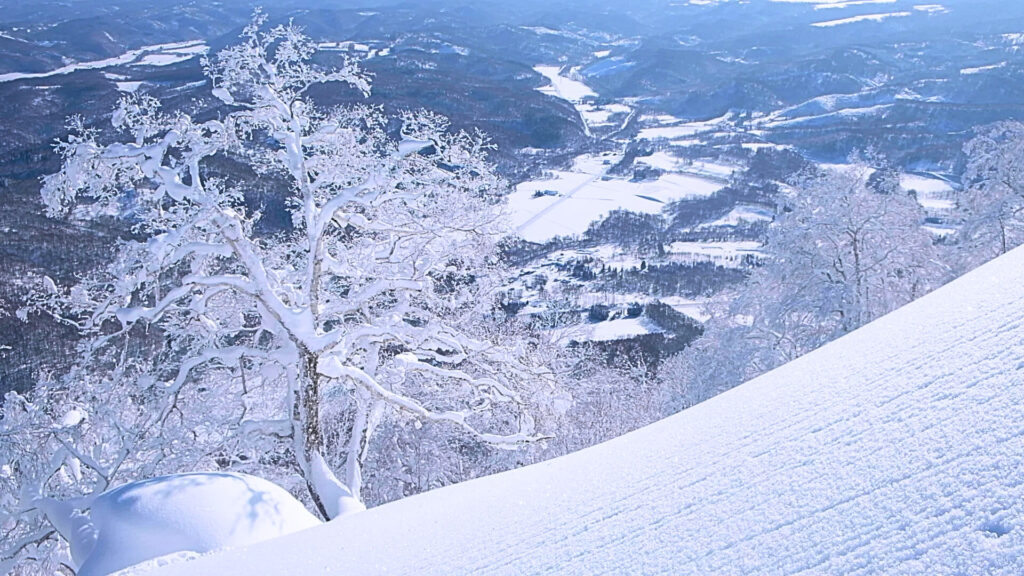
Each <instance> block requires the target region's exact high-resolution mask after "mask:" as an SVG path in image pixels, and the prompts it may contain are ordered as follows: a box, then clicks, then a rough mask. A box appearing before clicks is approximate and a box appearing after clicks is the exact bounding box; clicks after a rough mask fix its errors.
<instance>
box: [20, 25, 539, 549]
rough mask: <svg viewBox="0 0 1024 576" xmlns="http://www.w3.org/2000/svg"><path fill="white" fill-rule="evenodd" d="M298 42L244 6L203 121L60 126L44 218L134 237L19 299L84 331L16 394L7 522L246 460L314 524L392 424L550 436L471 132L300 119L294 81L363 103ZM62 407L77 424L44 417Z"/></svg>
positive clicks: (426, 120) (351, 77) (151, 108)
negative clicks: (250, 15)
mask: <svg viewBox="0 0 1024 576" xmlns="http://www.w3.org/2000/svg"><path fill="white" fill-rule="evenodd" d="M314 53H315V44H314V43H313V42H312V41H311V40H310V39H309V38H307V37H306V36H304V35H303V34H302V33H301V31H300V30H298V29H297V28H295V27H293V26H291V25H285V26H277V27H273V28H268V27H267V26H266V25H265V17H263V16H262V15H260V14H257V16H256V17H255V19H254V21H253V23H252V24H251V25H249V26H248V27H247V28H246V29H245V30H244V32H243V34H242V36H241V43H240V44H238V45H236V46H233V47H230V48H227V49H225V50H224V51H222V52H220V53H219V54H217V55H216V57H214V58H211V59H210V60H209V61H206V62H205V68H206V72H207V75H208V77H209V79H210V81H211V84H212V86H213V95H214V96H216V97H217V98H219V99H220V100H221V101H223V103H224V104H225V106H226V108H227V111H226V112H225V113H224V114H223V115H222V116H221V117H220V118H218V119H213V120H206V121H198V120H196V119H194V118H192V117H190V116H189V115H186V114H184V113H180V112H179V113H164V112H162V111H161V108H160V104H159V102H157V101H156V100H154V99H153V98H150V97H148V96H144V95H132V96H128V97H125V98H124V99H122V100H121V102H120V104H119V105H118V106H117V108H116V109H115V111H114V113H113V118H112V119H113V125H114V127H115V128H116V129H117V131H118V133H119V134H120V135H122V136H121V137H123V140H122V141H118V142H114V143H109V142H110V140H111V139H110V138H109V137H106V136H104V135H101V134H100V133H99V132H98V131H96V130H93V129H88V128H86V127H85V126H84V125H83V123H82V122H81V120H79V119H72V121H71V124H70V136H68V137H67V138H66V139H64V140H62V141H60V142H59V143H58V144H57V151H58V152H59V153H60V155H61V156H62V157H63V167H62V169H61V170H60V172H59V173H57V174H54V175H52V176H49V177H47V178H45V180H44V183H43V198H44V201H45V204H46V206H47V208H48V211H49V212H50V214H52V215H54V216H66V215H70V216H72V217H75V218H91V217H96V216H100V215H109V214H120V215H124V214H125V213H126V212H127V213H130V218H131V219H132V220H133V221H134V222H135V231H136V232H137V234H138V236H139V237H142V238H144V240H138V241H125V242H124V243H123V244H122V245H119V246H118V247H117V250H116V257H115V259H114V261H113V262H112V263H111V265H110V266H109V267H107V268H105V269H103V270H99V271H96V272H95V273H93V274H91V275H90V276H88V277H87V278H85V279H84V280H83V281H82V282H80V283H79V284H77V285H75V286H73V287H70V288H59V287H57V286H56V285H55V284H54V283H53V282H52V281H47V282H46V283H45V286H44V287H42V288H41V290H40V291H39V293H38V295H37V296H36V297H34V299H33V301H32V302H31V303H30V304H29V305H28V306H27V310H28V311H30V312H31V313H47V314H53V315H54V316H57V317H59V318H61V319H62V320H63V321H66V322H71V323H73V324H74V325H75V326H77V327H78V328H79V329H80V330H81V332H82V334H83V335H85V336H86V339H85V341H84V343H83V345H82V347H81V353H80V361H79V365H78V367H77V368H76V369H75V370H74V373H73V374H72V375H71V379H73V380H74V381H73V382H72V380H71V379H65V380H59V381H56V382H55V383H52V384H49V385H44V384H41V385H40V391H39V392H38V394H39V395H40V397H42V396H43V395H45V396H47V397H48V398H53V397H55V396H61V395H64V396H66V397H67V401H65V402H62V403H60V404H59V405H58V404H55V403H53V402H50V401H49V400H47V402H43V403H40V402H34V401H33V400H32V399H31V398H29V399H21V400H19V401H18V402H13V403H11V404H10V408H9V410H11V411H12V414H13V413H14V411H18V410H20V411H21V412H20V415H19V416H18V417H17V418H13V419H11V420H8V419H6V418H5V420H4V423H3V425H4V432H3V433H4V434H7V435H13V434H18V433H21V432H23V431H24V430H27V429H28V428H31V429H32V430H34V431H35V432H34V433H33V434H35V436H34V437H35V438H36V439H37V442H36V448H33V450H38V451H37V452H36V453H35V454H27V453H26V454H21V455H20V456H19V457H18V459H17V462H12V464H9V465H8V468H7V469H6V470H5V474H6V475H7V476H8V477H9V478H10V479H12V480H11V481H12V482H14V483H16V484H18V491H19V492H24V493H25V494H23V495H24V496H25V498H21V499H20V500H21V502H20V504H18V505H15V506H11V507H8V508H9V510H15V508H17V507H18V506H21V508H20V510H21V511H22V512H24V511H25V510H26V509H27V508H31V506H30V505H26V502H30V501H31V500H32V499H37V498H39V497H41V496H45V495H49V494H51V493H53V492H56V493H57V494H56V495H57V496H60V497H69V496H73V495H75V494H74V493H75V492H78V493H80V494H83V495H84V494H88V493H89V492H91V491H95V490H102V489H104V488H105V487H106V486H107V485H109V484H111V483H118V482H120V481H127V480H131V479H134V477H138V476H143V475H147V474H150V473H156V472H165V471H175V470H178V471H180V470H185V469H195V468H202V467H212V466H216V467H221V468H224V467H230V468H247V469H249V470H250V471H253V467H256V468H260V467H263V468H267V469H274V470H277V474H279V475H284V474H287V473H291V472H294V473H296V475H297V476H298V477H299V478H301V481H302V482H303V483H304V485H305V487H306V488H307V489H308V497H309V499H310V501H311V502H312V504H313V506H314V508H315V509H316V510H317V511H318V512H319V513H320V514H321V515H322V516H324V517H327V518H332V517H335V516H338V515H341V514H344V513H346V512H347V511H348V510H350V509H358V508H360V507H361V506H362V504H361V502H360V492H361V486H362V477H363V464H364V462H365V461H366V458H367V455H368V450H370V447H371V446H372V442H371V438H372V434H373V431H374V429H375V428H376V426H377V425H378V423H379V422H381V419H382V418H383V417H384V415H386V414H389V413H390V414H393V415H395V416H393V417H395V418H399V419H403V418H404V419H405V420H406V421H408V422H413V423H431V424H435V425H439V426H440V427H448V428H454V429H457V430H459V431H460V433H462V434H464V435H466V436H467V437H469V438H473V439H475V440H477V441H482V442H483V443H486V444H488V445H492V446H499V447H505V448H515V447H519V446H521V445H524V444H529V443H532V442H534V441H537V440H540V439H542V438H545V435H544V434H542V433H539V432H538V431H537V430H536V429H535V428H536V427H535V425H534V419H533V417H531V411H530V407H531V406H530V404H531V402H532V401H533V400H534V399H535V398H537V397H538V396H537V395H536V394H534V392H535V391H536V390H537V389H544V388H545V387H551V386H552V385H553V378H552V374H551V372H550V370H548V369H547V368H545V367H543V366H541V365H539V364H538V363H537V362H535V361H534V358H532V356H531V352H532V349H533V348H534V347H535V345H536V342H533V341H531V340H530V339H529V338H527V337H511V336H510V334H511V333H512V332H510V331H507V330H505V331H503V330H498V329H495V325H496V324H497V323H499V317H498V315H496V314H494V311H493V306H494V302H495V298H494V294H495V293H496V286H497V282H498V280H497V279H498V277H499V275H500V273H501V272H502V270H501V267H500V265H499V263H498V259H497V252H496V249H495V242H496V240H497V239H498V238H499V237H500V235H501V234H502V233H503V228H502V218H501V211H500V201H501V198H502V192H503V182H502V181H501V180H500V179H499V178H498V177H497V176H496V175H495V174H494V172H493V170H492V168H491V167H490V165H489V164H488V163H487V160H486V154H487V151H488V149H489V144H488V142H487V140H486V139H485V138H484V137H483V136H482V135H480V134H476V133H467V132H465V131H454V130H452V129H451V128H450V127H449V125H448V123H447V121H446V120H445V119H444V118H442V117H439V116H437V115H434V114H431V113H428V112H423V111H416V112H407V113H403V114H401V115H400V117H399V118H397V122H396V121H394V120H389V119H388V118H386V117H384V115H383V114H382V112H381V111H380V110H378V109H375V108H372V107H368V106H350V107H341V108H336V109H331V110H326V109H321V108H319V107H317V106H316V105H314V103H313V102H311V101H309V99H308V91H309V89H310V88H311V87H313V86H315V85H318V84H323V83H328V82H331V83H338V84H342V85H348V86H350V87H352V88H354V89H355V90H357V91H360V92H364V93H365V92H366V91H368V90H369V81H368V79H367V77H366V75H365V74H363V73H362V72H360V70H359V69H358V67H357V66H356V65H355V64H354V63H346V64H345V65H344V66H342V67H341V68H340V69H335V70H332V71H325V70H322V69H320V68H319V67H318V66H316V65H314V63H313V57H314ZM396 133H397V134H396ZM254 175H255V176H254ZM254 177H255V178H257V179H259V180H260V181H262V182H264V183H267V182H270V183H275V184H279V190H278V192H279V194H280V195H281V196H283V197H285V198H286V200H287V202H288V210H289V213H290V216H291V221H290V223H289V225H287V226H284V227H283V228H281V227H279V228H278V229H274V228H273V227H271V226H261V224H262V219H263V218H265V217H267V215H265V214H263V213H261V212H260V211H259V210H257V209H255V208H254V207H253V206H252V204H251V203H250V202H247V194H248V192H250V191H251V189H252V188H253V186H254V185H255V182H254V180H253V178H254ZM47 280H48V279H47ZM78 404H81V406H79V409H80V412H81V414H82V418H81V419H80V420H81V421H80V422H76V423H75V426H72V427H70V428H69V427H66V426H63V425H61V424H60V422H59V419H61V418H64V416H65V415H66V414H67V413H69V411H70V410H71V408H72V407H73V405H74V406H77V405H78ZM47 405H49V407H47V408H45V409H44V408H43V407H44V406H47ZM54 405H58V406H61V407H60V408H54V407H53V406H54ZM55 410H56V411H55ZM59 410H64V413H57V411H59ZM27 415H32V417H31V418H29V417H28V416H27ZM18 423H21V424H23V425H24V426H23V427H22V428H19V427H18ZM81 426H86V427H87V428H88V429H89V430H92V431H93V432H91V433H90V434H88V435H82V434H81V430H84V429H85V428H80V427H81ZM26 427H27V428H26ZM412 428H415V427H412ZM58 431H62V432H59V433H58ZM71 432H74V433H75V434H78V435H79V436H78V437H76V438H77V439H70V438H69V437H67V436H66V434H69V433H71ZM5 445H7V444H6V443H5ZM47 450H49V451H50V453H46V451H47ZM7 452H8V450H5V454H4V456H5V457H6V456H9V454H7ZM32 457H36V458H43V460H46V461H48V462H50V463H51V464H52V465H49V466H47V465H42V464H41V465H38V466H37V465H32V466H29V465H28V464H27V462H28V460H29V459H30V458H32ZM5 461H8V460H5ZM20 462H25V463H24V464H22V463H20ZM40 462H41V461H40ZM66 462H74V464H73V466H72V467H73V468H75V469H80V468H81V467H82V466H81V465H82V464H83V463H86V464H87V468H89V470H87V471H86V473H85V475H86V476H88V477H90V478H91V481H89V482H83V483H81V484H76V481H75V480H74V479H73V478H72V477H73V476H74V474H72V475H70V476H69V475H68V473H67V468H68V466H69V465H66V464H65V463H66ZM15 468H17V470H15ZM256 471H257V472H258V471H259V470H256ZM265 475H266V474H265ZM270 475H273V474H270ZM69 478H71V480H68V479H69ZM57 485H60V486H61V488H60V489H59V490H55V489H54V488H55V486H57ZM26 499H27V500H26ZM11 517H13V516H11ZM11 522H13V521H11ZM11 522H8V524H10V525H11V526H13V524H11ZM6 526H7V525H5V529H7V527H6ZM12 530H13V528H12ZM19 530H20V529H19ZM33 535H37V534H36V533H35V532H32V533H29V532H19V533H18V534H15V533H14V532H12V533H11V534H10V536H11V538H12V539H13V538H14V537H15V536H17V538H19V539H21V538H24V537H30V536H33ZM39 535H40V536H41V534H39ZM12 539H8V538H7V537H5V538H4V541H5V543H6V542H8V541H13V540H12ZM27 548H28V546H26V547H23V548H22V550H24V549H27ZM15 552H18V551H15ZM12 553H13V552H11V551H8V552H5V553H4V554H6V555H7V557H8V558H9V557H10V556H11V554H12Z"/></svg>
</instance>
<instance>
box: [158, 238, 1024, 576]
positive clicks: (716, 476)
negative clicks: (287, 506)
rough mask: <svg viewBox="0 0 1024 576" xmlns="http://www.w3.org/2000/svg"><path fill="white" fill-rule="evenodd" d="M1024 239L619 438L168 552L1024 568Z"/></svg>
mask: <svg viewBox="0 0 1024 576" xmlns="http://www.w3.org/2000/svg"><path fill="white" fill-rule="evenodd" d="M1022 382H1024V250H1016V251H1014V252H1012V253H1010V254H1008V255H1006V256H1004V257H1002V258H1000V259H998V260H997V261H995V262H992V263H990V264H988V265H986V266H984V267H982V268H980V269H978V270H977V271H975V272H973V273H971V274H969V275H967V276H965V277H964V278H962V279H960V280H958V281H956V282H953V283H952V284H950V285H948V286H947V287H945V288H942V289H940V290H938V291H936V292H935V293H933V294H932V295H930V296H928V297H925V298H923V299H921V300H919V301H917V302H915V303H914V304H911V305H909V306H906V307H905V308H903V309H900V310H898V311H897V312H895V313H893V314H890V315H888V316H886V317H884V318H882V319H881V320H879V321H877V322H874V323H872V324H870V325H868V326H867V327H865V328H863V329H861V330H859V331H857V332H855V333H853V334H851V335H848V336H847V337H845V338H842V339H840V340H837V341H835V342H833V343H832V344H829V345H828V346H825V347H824V348H822V349H820V350H818V351H816V352H814V353H811V354H808V355H807V356H805V357H803V358H801V359H800V360H797V361H796V362H793V363H791V364H788V365H786V366H783V367H782V368H779V369H777V370H775V371H773V372H771V373H768V374H766V375H764V376H762V377H760V378H757V379H755V380H753V381H751V382H749V383H747V384H745V385H743V386H741V387H739V388H736V389H734V390H732V391H730V392H728V393H726V394H723V395H721V396H719V397H717V398H714V399H712V400H710V401H708V402H706V403H704V404H701V405H699V406H697V407H695V408H692V409H690V410H687V411H686V412H684V413H682V414H679V415H677V416H674V417H671V418H668V419H666V420H664V421H662V422H659V423H657V424H654V425H652V426H649V427H647V428H644V429H641V430H638V431H636V432H634V433H631V434H628V435H626V436H623V437H621V438H618V439H615V440H613V441H610V442H607V443H605V444H602V445H600V446H596V447H594V448H591V449H588V450H584V451H581V452H578V453H575V454H571V455H569V456H566V457H563V458H559V459H556V460H553V461H550V462H546V463H543V464H539V465H535V466H530V467H527V468H524V469H521V470H516V471H513V472H509V473H505V474H500V475H497V476H492V477H488V478H483V479H479V480H476V481H472V482H467V483H464V484H461V485H457V486H452V487H449V488H444V489H441V490H437V491H434V492H431V493H428V494H424V495H421V496H416V497H412V498H408V499H406V500H402V501H399V502H396V503H393V504H389V505H386V506H382V507H380V508H377V509H374V510H370V511H368V512H366V513H363V514H359V515H355V516H351V517H347V518H342V519H340V520H338V521H335V522H331V523H329V524H326V525H324V526H322V527H319V528H316V529H313V530H310V531H307V532H305V533H303V534H301V535H294V536H287V537H283V538H280V539H277V540H274V541H271V542H267V543H265V544H261V545H259V546H254V547H251V548H249V549H238V550H231V551H227V552H224V553H219V554H215V555H211V556H208V557H204V558H201V559H198V560H196V561H193V562H187V563H182V564H178V565H174V566H170V567H166V568H164V569H161V570H160V571H158V572H159V574H160V576H174V575H197V574H281V575H285V574H304V575H316V574H343V573H355V572H358V573H360V574H369V573H373V574H382V573H387V574H627V573H629V574H641V573H643V574H797V573H806V574H939V573H941V574H952V573H955V574H1007V575H1009V574H1022V573H1024V473H1022V471H1024V384H1022Z"/></svg>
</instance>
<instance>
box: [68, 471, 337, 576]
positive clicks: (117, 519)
mask: <svg viewBox="0 0 1024 576" xmlns="http://www.w3.org/2000/svg"><path fill="white" fill-rule="evenodd" d="M89 516H90V520H91V522H92V527H93V528H94V530H95V532H94V534H95V536H96V541H95V545H94V547H93V548H92V550H91V552H89V553H88V555H87V556H86V558H85V559H84V561H83V562H82V566H81V568H80V569H79V570H78V576H103V575H106V574H110V573H113V572H117V571H119V570H122V569H124V568H128V567H130V566H133V565H136V564H139V563H143V562H146V563H150V564H151V565H155V566H159V565H160V564H161V562H156V563H155V564H153V562H152V561H154V560H155V559H160V558H163V559H165V561H166V559H168V558H169V555H171V556H177V557H179V558H182V559H187V558H189V557H192V556H194V555H198V554H203V553H206V552H210V551H212V550H219V549H222V548H227V547H233V546H245V545H250V544H255V543H257V542H262V541H264V540H268V539H271V538H275V537H278V536H282V535H285V534H290V533H292V532H297V531H299V530H303V529H306V528H310V527H313V526H316V525H318V524H320V521H319V520H317V519H316V517H314V516H313V515H312V514H310V513H309V512H308V511H307V510H306V509H305V507H304V506H303V505H302V503H301V502H299V501H298V500H296V499H295V498H294V497H292V495H291V494H289V493H288V491H287V490H285V489H284V488H281V487H280V486H277V485H276V484H274V483H272V482H269V481H267V480H263V479H262V478H256V477H255V476H248V475H245V474H230V473H220V472H200V473H191V474H176V475H173V476H162V477H159V478H153V479H150V480H142V481H139V482H132V483H129V484H125V485H124V486H120V487H118V488H115V489H113V490H110V491H109V492H105V493H104V494H102V495H100V496H99V497H98V498H97V499H96V501H95V502H93V504H92V509H91V512H90V514H89ZM133 571H137V570H133Z"/></svg>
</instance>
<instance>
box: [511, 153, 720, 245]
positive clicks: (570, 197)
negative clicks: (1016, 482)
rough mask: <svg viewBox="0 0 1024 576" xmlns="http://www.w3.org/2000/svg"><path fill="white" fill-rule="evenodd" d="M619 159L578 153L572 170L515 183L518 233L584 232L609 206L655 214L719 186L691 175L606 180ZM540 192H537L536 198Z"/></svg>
mask: <svg viewBox="0 0 1024 576" xmlns="http://www.w3.org/2000/svg"><path fill="white" fill-rule="evenodd" d="M620 158H621V157H620V156H618V155H615V154H607V155H603V156H591V155H588V156H581V157H580V158H578V159H577V160H576V162H575V163H574V165H573V168H572V169H571V170H555V171H553V172H552V173H551V174H550V176H549V177H548V178H545V179H543V180H533V181H529V182H523V183H521V184H519V185H518V186H516V189H515V192H513V193H512V194H511V195H510V196H509V200H508V203H509V208H510V211H511V223H512V225H513V226H514V228H515V230H516V232H517V233H518V234H519V235H520V236H522V237H523V238H524V239H526V240H529V241H531V242H545V241H547V240H550V239H552V238H554V237H555V236H569V235H576V234H582V233H583V232H585V231H586V229H587V227H588V226H589V225H590V223H591V222H594V221H596V220H598V219H600V218H601V217H602V216H605V215H606V214H608V213H609V212H611V211H612V210H618V209H625V210H632V211H634V212H643V213H647V214H655V213H658V212H660V211H661V209H662V208H664V207H665V204H668V203H669V202H672V201H674V200H679V199H682V198H695V197H703V196H708V195H711V194H714V193H715V192H717V191H718V190H721V189H722V187H723V184H720V183H718V182H715V181H712V180H709V179H707V178H705V177H701V176H696V175H690V174H663V175H662V176H661V177H659V178H658V179H657V180H651V181H644V182H631V181H629V180H626V179H622V178H612V179H605V178H604V176H605V173H606V172H607V171H608V169H609V168H610V167H611V166H613V165H614V164H615V163H617V162H618V161H619V159H620ZM538 193H540V196H535V194H538Z"/></svg>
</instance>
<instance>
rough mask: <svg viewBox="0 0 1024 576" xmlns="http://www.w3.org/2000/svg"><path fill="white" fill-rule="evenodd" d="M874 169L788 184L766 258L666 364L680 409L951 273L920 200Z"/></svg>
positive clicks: (816, 176) (876, 313) (836, 334)
mask: <svg viewBox="0 0 1024 576" xmlns="http://www.w3.org/2000/svg"><path fill="white" fill-rule="evenodd" d="M871 174H872V170H871V169H870V168H868V167H867V166H864V165H860V166H858V167H856V168H855V169H852V170H844V171H827V172H824V173H819V174H812V175H809V176H805V177H802V178H800V179H798V180H797V181H796V182H795V183H794V186H793V187H787V188H786V191H785V192H783V193H782V196H781V197H780V198H779V210H778V211H777V212H778V214H777V216H776V220H775V222H774V223H773V224H772V227H771V229H770V231H769V236H768V241H767V244H766V250H767V251H768V258H767V259H766V262H765V264H764V265H763V266H761V267H759V268H757V269H755V270H754V271H753V272H752V273H751V276H750V278H749V279H748V281H747V282H746V283H744V285H743V286H742V287H740V288H738V289H736V291H735V292H733V293H731V294H728V295H722V296H721V297H719V298H718V299H716V300H715V301H714V302H713V303H712V305H711V313H712V320H710V321H709V322H708V324H707V326H706V329H705V333H704V335H703V336H702V337H701V338H700V339H699V340H698V341H697V342H695V344H694V345H693V346H691V347H690V348H688V349H687V350H684V351H683V352H681V353H680V354H679V355H677V356H676V357H675V358H673V359H672V360H670V361H669V362H667V363H666V365H665V366H663V368H662V374H663V375H664V376H663V379H664V380H665V382H666V384H665V385H666V387H667V389H668V394H669V399H668V400H667V401H668V403H669V405H670V406H671V409H679V408H684V407H686V406H689V405H692V404H693V403H696V402H699V401H701V400H704V399H706V398H708V397H710V396H712V395H714V394H717V393H719V392H722V391H724V390H726V389H728V388H731V387H733V386H736V385H737V384H740V383H742V382H744V381H746V380H748V379H750V378H753V377H755V376H757V375H759V374H761V373H764V372H766V371H768V370H771V369H772V368H775V367H776V366H779V365H781V364H784V363H786V362H789V361H790V360H793V359H795V358H797V357H799V356H801V355H803V354H806V353H807V352H809V351H811V350H813V349H815V348H817V347H819V346H821V345H822V344H825V343H826V342H829V341H830V340H833V339H835V338H837V337H839V336H841V335H843V334H845V333H847V332H849V331H851V330H854V329H856V328H858V327H860V326H862V325H864V324H866V323H868V322H870V321H872V320H874V319H876V318H878V317H879V316H882V315H883V314H886V313H888V312H890V311H892V310H894V309H895V308H897V307H899V306H901V305H903V304H906V303H908V302H910V301H911V300H914V299H915V298H917V297H919V296H922V295H923V294H925V293H927V292H928V291H930V290H932V289H934V288H935V287H937V286H938V285H940V284H941V283H942V282H943V281H945V280H946V279H947V278H948V274H949V272H948V267H947V266H946V265H945V264H944V263H943V262H942V260H941V258H940V254H939V253H938V251H937V248H936V246H935V242H934V241H933V238H932V236H931V234H930V233H929V232H928V231H927V230H925V229H924V228H923V227H922V224H923V222H924V214H923V212H922V209H921V207H920V205H919V204H918V203H917V201H916V200H915V199H914V198H913V196H911V195H909V194H907V193H906V192H905V191H902V190H900V189H898V187H894V186H879V185H878V182H877V180H878V179H877V178H876V179H874V180H875V181H872V180H871V179H870V175H871Z"/></svg>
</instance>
